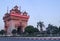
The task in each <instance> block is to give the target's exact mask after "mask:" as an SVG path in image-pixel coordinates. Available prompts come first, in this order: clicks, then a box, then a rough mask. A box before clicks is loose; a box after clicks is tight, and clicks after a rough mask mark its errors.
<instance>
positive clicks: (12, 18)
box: [3, 6, 29, 34]
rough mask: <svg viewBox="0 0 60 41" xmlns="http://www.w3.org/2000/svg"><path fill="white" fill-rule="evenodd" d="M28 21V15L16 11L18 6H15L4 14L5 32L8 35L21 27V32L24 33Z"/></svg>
mask: <svg viewBox="0 0 60 41" xmlns="http://www.w3.org/2000/svg"><path fill="white" fill-rule="evenodd" d="M28 19H29V15H27V12H26V11H25V12H21V11H20V10H19V9H18V6H15V7H14V8H13V9H12V10H10V12H9V13H6V14H5V15H4V17H3V20H4V23H5V31H6V32H7V33H8V34H10V33H11V32H12V30H13V29H17V28H18V26H22V27H21V30H22V31H23V32H24V29H25V27H26V26H27V22H28Z"/></svg>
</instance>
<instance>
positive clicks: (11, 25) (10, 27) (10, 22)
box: [7, 20, 15, 35]
mask: <svg viewBox="0 0 60 41" xmlns="http://www.w3.org/2000/svg"><path fill="white" fill-rule="evenodd" d="M13 29H15V24H14V21H13V20H11V21H9V27H8V31H7V33H8V35H11V34H12V30H13Z"/></svg>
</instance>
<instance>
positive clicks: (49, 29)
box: [46, 24, 58, 35]
mask: <svg viewBox="0 0 60 41" xmlns="http://www.w3.org/2000/svg"><path fill="white" fill-rule="evenodd" d="M46 31H47V33H48V34H50V35H53V34H57V33H58V27H57V26H53V25H51V24H49V25H48V27H47V28H46Z"/></svg>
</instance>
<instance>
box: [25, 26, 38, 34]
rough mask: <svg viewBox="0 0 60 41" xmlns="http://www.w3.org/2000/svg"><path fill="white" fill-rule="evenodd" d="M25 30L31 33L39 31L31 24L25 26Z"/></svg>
mask: <svg viewBox="0 0 60 41" xmlns="http://www.w3.org/2000/svg"><path fill="white" fill-rule="evenodd" d="M25 32H28V33H29V34H32V33H34V32H39V30H38V29H37V28H34V27H33V26H31V25H30V26H27V27H26V28H25Z"/></svg>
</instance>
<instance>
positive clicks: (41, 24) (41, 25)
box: [37, 21, 44, 32]
mask: <svg viewBox="0 0 60 41" xmlns="http://www.w3.org/2000/svg"><path fill="white" fill-rule="evenodd" d="M38 27H40V31H41V32H42V31H43V29H42V27H44V24H43V22H41V21H39V22H37V28H38Z"/></svg>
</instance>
